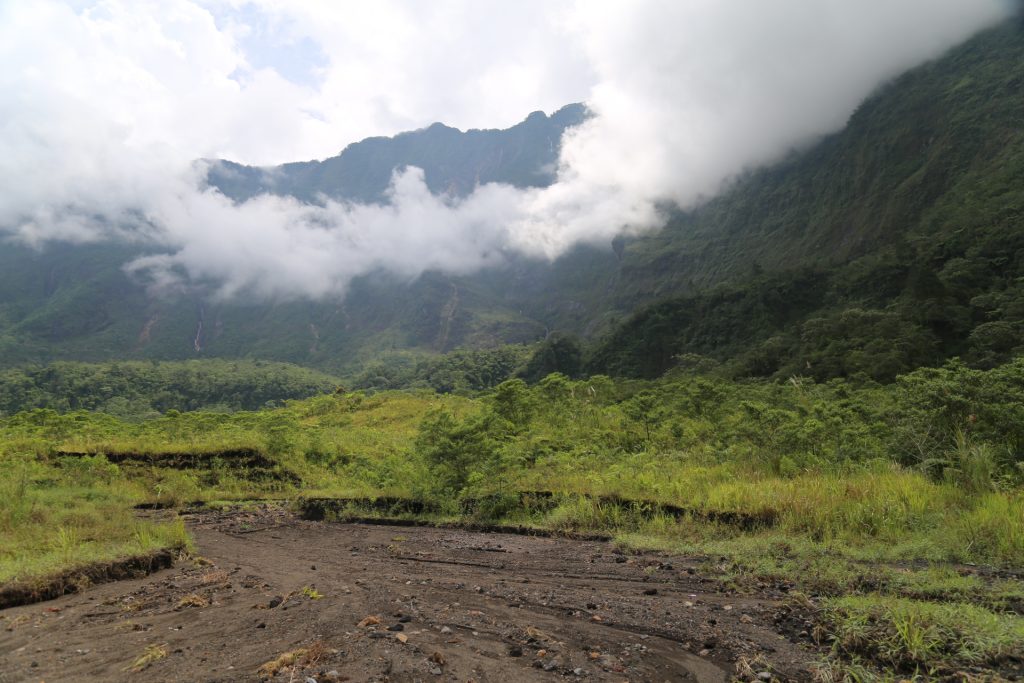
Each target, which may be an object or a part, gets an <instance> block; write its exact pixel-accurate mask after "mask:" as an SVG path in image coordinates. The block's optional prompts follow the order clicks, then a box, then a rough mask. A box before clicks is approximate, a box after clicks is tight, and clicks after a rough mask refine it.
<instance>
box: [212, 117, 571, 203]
mask: <svg viewBox="0 0 1024 683" xmlns="http://www.w3.org/2000/svg"><path fill="white" fill-rule="evenodd" d="M586 116H587V110H586V107H584V106H583V105H582V104H570V105H568V106H565V107H563V108H561V109H559V110H558V111H556V112H555V113H554V114H552V115H551V116H547V115H545V114H544V112H541V111H535V112H533V113H532V114H530V115H529V116H527V117H526V120H524V121H523V122H521V123H519V124H518V125H516V126H513V127H512V128H509V129H507V130H468V131H465V132H463V131H460V130H458V129H457V128H450V127H448V126H446V125H444V124H443V123H435V124H433V125H431V126H429V127H428V128H423V129H422V130H416V131H412V132H408V133H401V134H399V135H396V136H395V137H392V138H386V137H374V138H367V139H366V140H363V141H362V142H357V143H355V144H352V145H349V146H348V147H346V148H345V149H344V150H343V151H342V152H341V154H339V155H338V156H336V157H331V158H330V159H325V160H324V161H304V162H300V163H294V164H284V165H282V166H276V167H273V168H256V167H252V166H243V165H240V164H236V163H233V162H230V161H217V162H215V163H213V164H212V165H211V167H210V171H209V174H208V176H207V182H209V184H210V185H212V186H214V187H216V188H217V189H218V190H220V191H221V192H223V193H224V194H225V195H227V196H228V197H231V198H232V199H234V200H236V201H242V200H245V199H250V198H251V197H254V196H256V195H257V194H261V193H265V192H266V193H271V194H279V195H290V196H293V197H296V198H298V199H301V200H303V201H305V202H316V201H319V199H320V197H321V196H326V197H330V198H332V199H335V200H348V201H354V202H362V203H368V202H383V201H385V200H386V195H385V192H386V190H387V188H388V184H389V183H390V181H391V175H392V173H393V172H394V170H395V169H400V168H403V167H405V166H417V167H419V168H422V169H423V172H424V180H425V181H426V183H427V187H429V188H430V190H431V191H432V192H434V193H435V194H440V193H448V194H452V195H455V196H465V195H468V194H469V193H470V192H472V191H473V189H474V188H475V187H477V186H478V185H481V184H484V183H507V184H509V185H514V186H516V187H544V186H547V185H550V184H551V183H552V182H553V181H554V179H555V164H556V162H557V160H558V147H559V144H560V141H561V139H562V133H563V132H564V131H565V130H566V129H567V128H571V127H572V126H575V125H578V124H579V123H582V122H583V120H584V119H585V118H586Z"/></svg>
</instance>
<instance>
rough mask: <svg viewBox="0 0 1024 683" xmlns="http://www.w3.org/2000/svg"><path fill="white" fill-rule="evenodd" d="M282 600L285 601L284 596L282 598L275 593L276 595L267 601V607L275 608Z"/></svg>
mask: <svg viewBox="0 0 1024 683" xmlns="http://www.w3.org/2000/svg"><path fill="white" fill-rule="evenodd" d="M282 602H284V598H282V597H281V596H279V595H275V596H274V597H272V598H270V602H268V603H267V608H268V609H274V608H275V607H277V606H278V605H280V604H281V603H282Z"/></svg>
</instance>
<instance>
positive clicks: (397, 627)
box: [388, 624, 405, 633]
mask: <svg viewBox="0 0 1024 683" xmlns="http://www.w3.org/2000/svg"><path fill="white" fill-rule="evenodd" d="M388 630H389V631H394V632H396V633H397V632H398V631H404V630H405V626H403V625H402V624H392V625H391V626H388Z"/></svg>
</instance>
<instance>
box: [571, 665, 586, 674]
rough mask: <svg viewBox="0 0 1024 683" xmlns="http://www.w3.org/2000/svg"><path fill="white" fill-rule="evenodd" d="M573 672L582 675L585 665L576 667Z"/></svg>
mask: <svg viewBox="0 0 1024 683" xmlns="http://www.w3.org/2000/svg"><path fill="white" fill-rule="evenodd" d="M572 672H573V673H574V674H576V675H577V676H582V675H583V673H584V671H583V667H582V666H578V667H576V668H575V669H573V670H572Z"/></svg>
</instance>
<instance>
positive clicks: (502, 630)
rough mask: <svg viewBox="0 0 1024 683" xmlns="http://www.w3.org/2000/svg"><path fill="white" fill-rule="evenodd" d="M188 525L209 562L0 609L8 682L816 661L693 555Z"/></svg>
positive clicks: (403, 534)
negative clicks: (272, 667)
mask: <svg viewBox="0 0 1024 683" xmlns="http://www.w3.org/2000/svg"><path fill="white" fill-rule="evenodd" d="M190 525H191V527H192V530H193V532H194V535H195V538H196V541H197V552H198V554H199V555H200V556H201V557H202V558H203V560H202V561H200V562H195V563H193V562H183V563H179V564H178V565H177V566H176V567H174V568H171V569H166V570H162V571H159V572H156V573H154V574H152V575H150V576H149V577H146V578H143V579H134V580H128V581H122V582H118V583H114V584H107V585H103V586H96V587H94V588H91V589H89V590H87V591H86V592H84V593H81V594H77V595H72V596H65V597H62V598H59V599H57V600H53V601H50V602H46V603H40V604H36V605H30V606H25V607H16V608H11V609H7V610H3V611H0V662H2V663H3V665H2V667H0V683H15V682H18V683H21V682H22V681H26V682H27V681H57V680H75V681H120V680H124V681H136V680H146V681H254V680H260V679H261V675H260V674H258V673H257V671H258V670H259V669H260V667H261V666H262V665H264V664H265V663H267V662H269V661H272V660H275V659H277V658H278V657H279V656H280V655H282V654H284V653H287V652H294V651H296V650H306V651H307V652H306V654H305V656H302V657H299V658H298V663H297V664H296V665H294V666H282V667H281V668H280V671H278V672H277V673H276V674H274V675H267V674H264V675H263V676H262V678H263V679H264V680H268V679H269V680H275V681H306V680H307V678H308V677H312V678H314V679H315V680H316V681H318V683H324V681H332V680H334V681H341V680H352V681H432V680H436V681H477V682H478V683H483V682H485V681H555V680H588V681H589V680H593V681H624V680H629V681H657V682H659V683H660V682H662V681H701V682H711V681H726V680H730V679H732V677H733V676H734V672H735V671H736V663H737V661H738V660H741V659H744V658H745V659H747V660H754V658H756V657H758V656H761V657H763V659H761V660H759V662H758V664H757V665H756V666H755V669H754V670H755V671H757V672H763V671H768V670H771V671H772V672H773V678H772V680H807V679H809V678H810V673H809V672H808V670H807V665H808V664H809V663H810V662H812V661H813V660H814V659H816V658H817V656H818V654H819V651H818V650H817V648H816V647H815V646H814V645H813V644H812V643H810V642H808V641H807V640H806V639H800V638H798V637H797V636H794V635H792V634H793V633H794V631H795V630H798V629H800V628H802V627H803V625H802V622H800V621H799V619H800V618H799V616H798V615H796V614H795V613H793V612H792V611H791V610H790V608H789V607H787V606H786V604H785V600H786V595H785V593H784V589H783V590H774V589H773V588H771V587H766V588H765V590H764V591H762V592H761V593H758V595H757V597H756V598H755V597H750V596H738V595H735V594H732V593H730V592H729V591H728V590H726V589H725V588H724V587H723V586H722V585H721V584H720V583H719V582H718V581H716V580H715V578H714V577H713V576H707V575H702V567H703V565H698V563H697V562H696V561H691V560H688V559H686V558H679V557H668V556H664V555H658V554H641V555H629V554H623V553H622V552H621V551H618V550H617V549H616V548H615V547H614V546H613V545H611V544H609V543H605V542H600V541H587V540H574V539H562V538H543V537H530V536H521V535H513V534H495V533H481V532H474V531H467V530H460V529H435V528H425V527H388V526H381V525H366V524H339V523H323V522H314V521H308V520H302V519H299V518H298V517H296V516H294V515H292V514H291V513H288V512H285V511H283V510H277V509H272V508H266V509H263V510H259V511H248V512H239V511H235V512H228V513H223V512H221V513H217V512H204V513H200V514H197V515H193V516H191V517H190ZM304 589H306V590H304ZM367 617H370V618H369V619H367ZM378 620H379V622H380V623H374V622H377V621H378ZM360 623H362V625H359V624H360ZM147 647H150V649H149V652H151V653H155V656H153V657H150V658H149V661H148V662H143V663H144V664H145V668H144V669H143V670H141V671H139V672H132V671H130V669H131V667H132V665H133V663H135V662H136V660H138V659H139V657H141V656H142V655H143V654H145V653H146V652H147ZM283 661H285V662H288V659H287V658H285V660H283ZM766 662H767V663H766ZM762 675H763V674H762Z"/></svg>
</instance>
